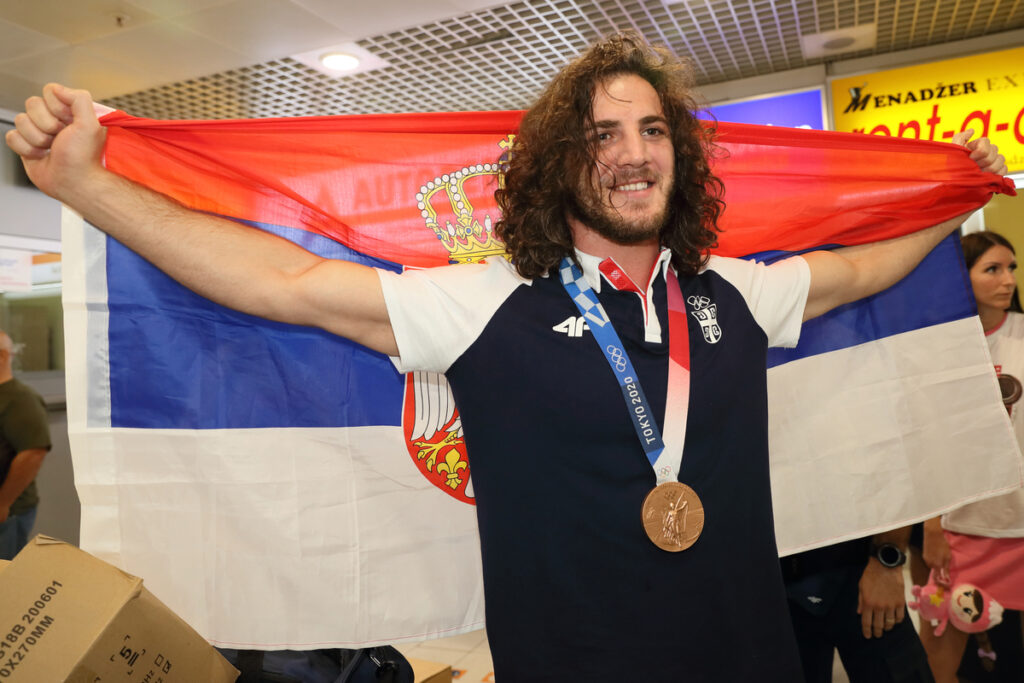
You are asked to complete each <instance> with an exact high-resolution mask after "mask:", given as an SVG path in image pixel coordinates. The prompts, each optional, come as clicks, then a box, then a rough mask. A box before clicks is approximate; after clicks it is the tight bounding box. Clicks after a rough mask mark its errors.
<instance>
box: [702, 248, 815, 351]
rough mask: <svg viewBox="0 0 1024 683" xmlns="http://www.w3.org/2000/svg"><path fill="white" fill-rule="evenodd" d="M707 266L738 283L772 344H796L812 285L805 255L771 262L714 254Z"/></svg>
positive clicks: (733, 283) (769, 344) (787, 345)
mask: <svg viewBox="0 0 1024 683" xmlns="http://www.w3.org/2000/svg"><path fill="white" fill-rule="evenodd" d="M707 269H708V270H713V271H715V272H716V273H718V274H719V275H721V276H722V277H723V278H725V279H726V280H728V281H729V282H730V283H731V284H732V285H733V286H734V287H736V289H737V290H738V291H739V293H740V294H741V295H742V296H743V299H744V300H745V301H746V302H747V308H749V309H750V312H751V314H752V315H753V316H754V320H755V321H757V324H758V325H759V326H760V327H761V329H762V330H764V333H765V335H766V336H767V337H768V346H784V347H793V346H796V344H797V342H798V341H799V340H800V326H801V325H802V324H803V317H804V308H805V307H806V306H807V293H808V292H809V291H810V287H811V269H810V267H808V265H807V261H805V260H804V258H803V257H802V256H791V257H790V258H787V259H784V260H782V261H777V262H776V263H773V264H772V265H770V266H766V265H764V264H763V263H757V262H755V261H747V260H744V259H734V258H723V257H720V256H712V257H711V258H710V259H709V261H708V265H707Z"/></svg>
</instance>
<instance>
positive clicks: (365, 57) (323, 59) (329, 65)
mask: <svg viewBox="0 0 1024 683" xmlns="http://www.w3.org/2000/svg"><path fill="white" fill-rule="evenodd" d="M291 58H292V59H294V60H295V61H297V62H299V63H301V64H305V65H306V66H308V67H309V68H311V69H315V70H316V71H319V72H320V73H322V74H325V75H327V76H330V77H331V78H348V77H349V76H351V75H353V74H358V73H363V72H366V71H373V70H374V69H382V68H384V67H386V66H387V65H388V63H387V62H386V61H384V60H383V59H381V58H380V57H378V56H377V55H375V54H373V53H371V52H370V51H369V50H366V49H364V48H362V47H359V45H357V44H356V43H336V44H334V45H323V46H321V47H319V48H317V49H316V50H309V51H308V52H302V53H299V54H297V55H291Z"/></svg>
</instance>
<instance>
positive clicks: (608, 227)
mask: <svg viewBox="0 0 1024 683" xmlns="http://www.w3.org/2000/svg"><path fill="white" fill-rule="evenodd" d="M668 204H669V203H668V200H667V199H666V200H665V203H664V205H662V207H661V208H660V209H659V210H658V211H657V212H655V213H653V214H649V215H646V216H643V217H641V218H637V219H629V218H626V217H625V216H623V215H622V213H621V212H620V211H619V210H618V209H617V208H616V207H614V206H611V205H610V204H608V203H607V202H606V201H605V200H604V197H603V196H602V192H600V191H596V192H595V191H593V190H591V191H589V192H588V191H584V190H583V189H582V188H581V191H579V192H577V193H576V195H575V196H574V197H573V198H572V201H571V204H570V207H569V210H570V212H571V213H572V214H573V216H574V217H575V218H576V219H577V220H579V221H580V222H581V223H583V224H584V225H585V226H587V227H588V228H590V229H591V230H593V231H594V232H596V233H597V234H598V235H600V236H602V237H604V238H606V239H608V240H611V241H612V242H615V243H617V244H624V245H629V244H640V243H641V242H647V241H648V240H650V239H652V238H653V239H657V238H658V237H659V236H660V235H661V231H662V229H663V228H664V227H665V224H666V223H667V221H668V216H669V207H668Z"/></svg>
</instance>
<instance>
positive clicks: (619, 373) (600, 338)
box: [558, 257, 690, 484]
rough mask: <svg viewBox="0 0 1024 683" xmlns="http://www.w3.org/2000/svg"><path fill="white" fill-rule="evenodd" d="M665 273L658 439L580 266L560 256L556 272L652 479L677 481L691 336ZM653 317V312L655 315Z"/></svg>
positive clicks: (675, 287) (674, 284)
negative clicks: (617, 394)
mask: <svg viewBox="0 0 1024 683" xmlns="http://www.w3.org/2000/svg"><path fill="white" fill-rule="evenodd" d="M666 270H667V272H666V276H665V281H666V282H665V285H666V289H667V291H668V338H669V346H668V356H669V363H668V393H667V395H666V396H665V421H664V422H665V434H664V438H663V437H662V434H661V430H659V429H658V423H657V421H656V420H655V419H654V417H653V415H652V413H651V408H650V404H649V403H648V401H647V396H646V395H645V394H644V390H643V388H642V387H641V386H640V378H639V377H638V376H637V374H636V371H635V370H634V369H633V363H632V361H630V359H629V355H628V354H627V353H626V350H625V348H624V347H623V345H622V341H621V340H620V339H619V335H618V333H617V332H616V331H615V327H614V326H613V325H612V321H611V319H610V318H609V317H608V314H607V313H606V312H605V310H604V306H602V305H601V302H600V301H598V299H597V295H596V294H595V293H594V290H593V289H591V287H590V284H589V283H588V282H587V281H586V278H584V277H583V270H582V269H581V268H580V267H579V266H578V265H576V264H575V263H574V262H573V261H572V260H570V259H569V258H568V257H566V258H563V259H562V263H561V264H560V265H559V269H558V275H559V277H560V278H561V280H562V286H563V287H565V291H566V292H568V293H569V296H570V297H571V298H572V300H573V302H574V303H575V304H576V308H578V309H579V311H580V314H581V315H582V316H583V318H584V319H585V320H586V321H587V326H588V327H589V328H590V331H591V333H592V334H593V335H594V339H595V340H596V341H597V343H598V346H600V347H601V351H602V353H604V357H605V359H606V360H607V361H608V366H609V367H610V368H611V369H612V372H613V373H615V379H616V380H618V382H619V388H620V389H621V390H622V397H623V399H625V401H626V408H627V410H628V411H629V416H630V418H632V420H633V428H634V429H635V430H636V435H637V437H638V438H639V439H640V445H641V447H642V448H643V449H644V453H645V454H646V455H647V459H648V460H649V461H650V463H651V466H652V467H653V468H654V473H655V476H656V477H657V480H658V481H657V483H658V484H663V483H665V482H668V481H678V475H679V464H680V463H681V462H682V460H683V444H684V441H685V439H686V416H687V413H688V412H689V407H690V338H689V332H688V331H687V326H686V308H685V307H684V305H683V295H682V292H680V290H679V281H678V280H677V279H676V274H675V273H674V272H673V271H672V268H671V266H669V267H668V268H667V269H666ZM655 315H657V313H655Z"/></svg>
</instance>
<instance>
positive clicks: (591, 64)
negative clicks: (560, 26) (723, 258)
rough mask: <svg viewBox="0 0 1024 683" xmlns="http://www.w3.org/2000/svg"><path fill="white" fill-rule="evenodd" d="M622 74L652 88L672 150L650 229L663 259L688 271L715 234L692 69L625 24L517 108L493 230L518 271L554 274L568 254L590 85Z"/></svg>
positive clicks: (706, 148)
mask: <svg viewBox="0 0 1024 683" xmlns="http://www.w3.org/2000/svg"><path fill="white" fill-rule="evenodd" d="M623 74H636V75H637V76H640V77H641V78H643V79H644V80H646V81H647V82H648V83H650V84H651V86H652V87H653V88H654V90H655V91H656V92H657V94H658V97H659V98H660V100H661V106H662V110H663V113H664V115H665V118H666V119H667V121H668V124H669V127H670V130H671V132H670V135H671V139H672V145H673V149H674V153H675V185H674V187H673V189H672V193H671V195H670V197H669V206H668V213H667V216H666V221H665V225H664V227H662V229H661V233H660V236H659V240H660V243H661V244H662V245H663V246H665V247H668V248H669V249H671V250H672V263H673V265H674V266H675V267H676V269H677V270H678V271H679V272H680V273H683V274H689V275H692V274H695V273H697V272H698V271H699V270H700V268H701V267H702V266H703V265H704V263H705V262H706V261H707V257H708V251H709V249H710V248H711V247H713V246H715V244H716V241H717V227H716V223H717V221H718V216H719V214H720V213H721V212H722V209H723V207H724V203H723V202H722V200H721V195H722V183H721V181H719V179H718V178H717V177H715V176H714V174H712V172H711V165H710V159H711V157H712V155H713V153H714V151H715V149H716V148H715V146H714V144H713V141H712V132H711V131H709V130H708V129H706V128H705V127H704V126H703V125H702V124H701V122H700V121H699V120H698V119H697V117H696V116H695V115H694V110H695V109H696V103H695V102H694V100H693V98H692V96H691V88H692V83H693V77H692V70H691V69H690V67H689V66H688V64H687V63H685V62H683V61H681V60H680V59H678V58H677V57H675V56H674V55H673V54H672V53H671V52H669V51H668V50H667V49H664V48H660V47H654V46H652V45H650V44H648V43H647V41H645V40H644V39H643V38H642V37H641V36H640V35H638V34H637V33H635V32H632V31H629V32H624V33H620V34H617V35H614V36H611V37H609V38H605V39H604V40H601V41H600V42H598V43H595V44H594V45H592V46H591V47H590V48H589V49H587V51H586V52H584V53H583V54H582V55H580V56H579V57H577V58H576V59H575V60H574V61H573V62H571V63H570V64H569V65H567V66H566V67H565V68H563V69H562V70H561V71H560V72H559V73H558V75H556V76H555V78H554V79H553V80H552V81H551V83H550V84H549V85H548V86H547V88H546V89H545V90H544V92H543V93H542V94H541V95H540V97H539V98H538V99H537V101H536V103H534V105H533V107H531V108H530V110H529V111H528V112H527V113H526V114H525V116H524V117H523V120H522V123H521V124H520V126H519V132H518V134H517V136H516V139H515V144H514V146H513V148H512V153H511V155H509V158H508V160H507V163H505V164H504V165H503V166H504V168H503V173H502V183H501V186H500V188H499V189H498V190H497V191H496V192H495V198H496V200H497V202H498V206H499V207H500V208H501V211H502V218H501V219H500V220H499V221H498V222H497V224H496V226H495V231H496V233H497V235H498V237H500V238H501V239H502V240H503V241H504V242H505V245H506V248H507V250H508V253H509V254H510V256H511V257H512V262H513V263H514V264H515V267H516V270H517V271H518V272H519V273H520V274H521V275H522V276H524V277H537V276H540V275H544V274H547V273H551V272H553V271H554V270H555V269H556V268H557V266H558V264H559V262H561V260H562V258H563V257H565V256H570V257H573V258H574V256H573V240H572V233H571V232H570V229H569V225H568V223H567V222H566V212H567V211H570V210H571V209H572V207H573V206H576V203H575V202H576V200H577V194H578V192H579V185H580V181H579V179H580V178H583V177H586V175H585V174H589V172H590V169H593V168H594V165H595V164H596V163H598V162H597V142H596V140H595V139H594V137H593V136H592V135H589V134H588V131H589V130H590V129H592V128H593V126H594V119H593V113H592V104H593V99H594V92H595V89H596V88H598V87H599V86H600V85H602V84H603V83H605V82H606V81H607V80H608V79H610V78H613V77H615V76H619V75H623Z"/></svg>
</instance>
